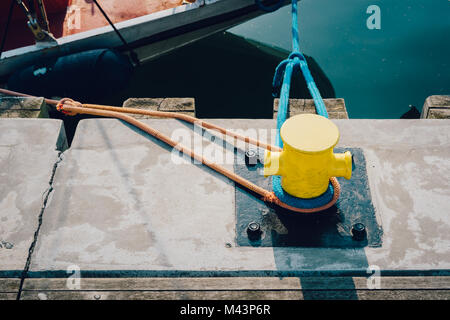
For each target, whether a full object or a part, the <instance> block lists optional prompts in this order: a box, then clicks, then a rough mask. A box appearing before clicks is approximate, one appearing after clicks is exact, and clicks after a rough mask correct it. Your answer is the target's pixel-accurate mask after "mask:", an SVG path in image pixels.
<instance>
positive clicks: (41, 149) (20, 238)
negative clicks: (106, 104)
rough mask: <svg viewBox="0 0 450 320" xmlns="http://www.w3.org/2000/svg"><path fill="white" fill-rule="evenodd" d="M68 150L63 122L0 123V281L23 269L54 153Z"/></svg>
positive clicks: (32, 120)
mask: <svg viewBox="0 0 450 320" xmlns="http://www.w3.org/2000/svg"><path fill="white" fill-rule="evenodd" d="M66 147H67V143H66V139H65V132H64V126H63V124H62V121H59V120H48V119H0V277H2V276H8V275H10V276H17V275H18V274H20V272H21V271H22V270H23V268H24V266H25V262H26V259H27V257H28V249H29V247H30V245H31V243H32V240H33V235H34V232H35V230H36V228H37V226H38V216H39V213H40V211H41V206H42V201H43V195H44V193H45V191H46V190H47V189H48V188H49V181H50V178H51V175H52V170H53V165H54V163H55V162H56V161H57V158H58V150H57V148H58V149H59V150H63V149H64V148H66ZM0 291H1V290H0Z"/></svg>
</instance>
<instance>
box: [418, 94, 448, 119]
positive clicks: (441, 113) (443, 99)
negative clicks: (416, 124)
mask: <svg viewBox="0 0 450 320" xmlns="http://www.w3.org/2000/svg"><path fill="white" fill-rule="evenodd" d="M420 118H422V119H450V95H434V96H429V97H428V98H427V99H426V100H425V103H424V105H423V108H422V113H421V115H420Z"/></svg>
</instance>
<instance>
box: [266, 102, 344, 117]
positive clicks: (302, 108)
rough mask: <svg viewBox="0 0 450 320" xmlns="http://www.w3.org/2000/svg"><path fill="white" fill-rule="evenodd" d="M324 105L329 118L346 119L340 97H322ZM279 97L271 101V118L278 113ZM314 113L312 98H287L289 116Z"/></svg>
mask: <svg viewBox="0 0 450 320" xmlns="http://www.w3.org/2000/svg"><path fill="white" fill-rule="evenodd" d="M323 101H324V103H325V107H326V108H327V112H328V116H329V118H330V119H348V113H347V108H346V107H345V101H344V99H342V98H333V99H323ZM279 102H280V99H274V101H273V118H274V119H276V118H277V115H278V104H279ZM303 113H316V108H315V106H314V100H313V99H289V116H288V117H292V116H295V115H297V114H303Z"/></svg>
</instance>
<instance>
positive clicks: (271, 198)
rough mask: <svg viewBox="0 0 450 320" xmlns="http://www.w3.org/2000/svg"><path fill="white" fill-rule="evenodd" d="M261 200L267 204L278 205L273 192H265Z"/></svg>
mask: <svg viewBox="0 0 450 320" xmlns="http://www.w3.org/2000/svg"><path fill="white" fill-rule="evenodd" d="M262 200H263V201H264V202H268V203H278V202H279V201H280V200H279V199H278V197H277V196H276V195H275V193H274V192H267V193H266V194H265V195H264V197H263V199H262Z"/></svg>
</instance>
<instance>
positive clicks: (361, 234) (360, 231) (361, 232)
mask: <svg viewBox="0 0 450 320" xmlns="http://www.w3.org/2000/svg"><path fill="white" fill-rule="evenodd" d="M352 237H353V239H354V240H356V241H362V240H364V239H366V237H367V232H366V226H365V225H364V224H362V223H360V222H358V223H355V224H354V225H353V227H352Z"/></svg>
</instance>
